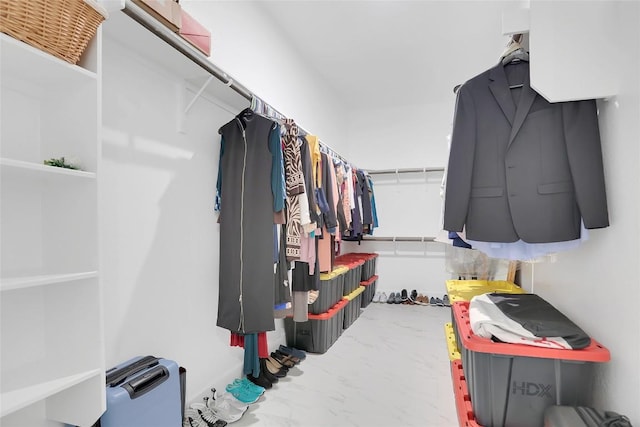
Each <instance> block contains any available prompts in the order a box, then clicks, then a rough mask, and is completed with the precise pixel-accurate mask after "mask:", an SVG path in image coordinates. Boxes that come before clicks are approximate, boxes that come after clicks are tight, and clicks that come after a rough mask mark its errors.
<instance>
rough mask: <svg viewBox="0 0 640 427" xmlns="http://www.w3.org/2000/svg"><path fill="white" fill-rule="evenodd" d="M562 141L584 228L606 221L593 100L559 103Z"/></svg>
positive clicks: (605, 204)
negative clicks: (561, 104) (565, 145)
mask: <svg viewBox="0 0 640 427" xmlns="http://www.w3.org/2000/svg"><path fill="white" fill-rule="evenodd" d="M562 114H563V124H564V133H565V141H566V144H567V155H568V158H569V167H570V168H571V176H572V179H573V185H574V190H575V194H576V201H577V203H578V207H579V208H580V214H581V215H582V220H583V221H584V225H585V227H586V228H603V227H607V226H608V225H609V213H608V209H607V196H606V191H605V183H604V168H603V162H602V147H601V144H600V129H599V127H598V115H597V107H596V102H595V100H586V101H574V102H566V103H564V104H563V106H562Z"/></svg>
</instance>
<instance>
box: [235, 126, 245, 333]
mask: <svg viewBox="0 0 640 427" xmlns="http://www.w3.org/2000/svg"><path fill="white" fill-rule="evenodd" d="M236 120H238V124H239V125H240V130H242V142H243V143H244V158H243V161H242V180H241V184H240V297H239V298H238V302H239V303H240V323H239V325H238V330H239V331H242V332H243V333H244V303H243V301H242V293H243V290H244V256H243V253H244V175H245V172H246V170H247V133H246V130H245V128H244V126H242V122H241V121H240V120H239V119H236Z"/></svg>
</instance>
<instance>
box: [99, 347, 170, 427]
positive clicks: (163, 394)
mask: <svg viewBox="0 0 640 427" xmlns="http://www.w3.org/2000/svg"><path fill="white" fill-rule="evenodd" d="M106 374H107V378H106V386H107V410H106V412H105V413H104V414H102V417H101V418H100V427H180V426H182V403H181V402H182V397H181V391H180V373H179V367H178V365H177V363H176V362H174V361H172V360H167V359H162V358H157V357H153V356H145V357H135V358H133V359H131V360H128V361H126V362H124V363H122V364H120V365H118V366H115V367H114V368H112V369H110V370H108V371H107V372H106Z"/></svg>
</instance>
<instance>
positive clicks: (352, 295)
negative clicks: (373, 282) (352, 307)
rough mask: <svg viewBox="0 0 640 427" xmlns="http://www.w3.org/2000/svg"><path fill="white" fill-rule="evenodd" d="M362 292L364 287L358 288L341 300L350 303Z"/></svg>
mask: <svg viewBox="0 0 640 427" xmlns="http://www.w3.org/2000/svg"><path fill="white" fill-rule="evenodd" d="M363 292H364V286H358V287H357V288H356V290H355V291H353V292H351V293H350V294H349V295H345V296H343V297H342V299H343V300H349V301H351V300H353V299H354V298H356V297H357V296H358V295H360V294H361V293H363Z"/></svg>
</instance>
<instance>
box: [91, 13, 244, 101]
mask: <svg viewBox="0 0 640 427" xmlns="http://www.w3.org/2000/svg"><path fill="white" fill-rule="evenodd" d="M131 7H135V5H131ZM142 13H144V12H142ZM159 25H161V24H159ZM102 31H103V32H102V34H103V36H104V39H105V40H112V41H115V42H117V43H118V44H120V45H121V46H122V47H123V48H126V49H131V50H132V51H133V52H135V53H136V54H137V55H139V56H140V57H141V58H144V59H146V60H149V61H151V62H153V63H154V64H156V65H158V66H159V68H161V69H162V70H164V71H167V72H170V73H172V74H174V75H176V76H179V77H182V78H183V79H184V80H185V83H189V84H193V85H195V86H196V87H199V86H201V85H202V84H203V83H204V82H205V81H206V80H207V78H208V77H209V76H211V74H210V73H209V72H208V71H207V70H205V69H204V68H202V67H201V66H200V65H198V64H196V63H195V62H193V61H191V59H189V58H187V56H186V55H184V54H182V53H181V52H180V51H178V50H177V49H175V48H174V47H173V46H171V45H170V44H169V43H167V42H165V41H164V40H163V39H161V38H160V37H159V36H156V35H155V34H154V33H153V32H151V31H150V30H148V29H147V28H145V27H144V26H143V25H142V24H140V23H138V22H137V21H136V20H134V19H133V18H131V17H130V16H128V15H127V14H126V13H125V12H123V11H121V10H119V11H111V12H110V14H109V19H107V20H106V21H105V22H104V23H103V24H102ZM167 36H168V37H172V38H180V36H178V35H177V34H174V33H172V34H167ZM185 49H190V50H192V51H193V52H194V54H195V55H196V56H199V57H201V58H202V59H203V60H204V61H208V62H209V63H211V64H214V63H213V62H212V61H211V60H210V59H208V58H206V57H204V54H202V53H200V52H198V51H197V49H195V48H193V47H191V46H189V45H188V43H187V42H185ZM203 95H204V96H207V97H211V98H215V99H218V100H220V101H221V102H222V103H223V104H224V105H226V106H229V107H230V108H232V109H235V110H237V111H238V112H240V111H241V110H242V109H244V108H246V107H248V106H249V105H250V102H249V100H247V99H246V98H244V97H243V96H242V95H240V94H239V93H237V92H236V91H234V90H233V89H231V88H230V87H228V86H227V85H226V84H225V83H223V82H221V81H220V80H218V79H217V78H214V79H212V81H211V82H210V83H209V84H208V85H207V87H206V90H205V91H204V92H203Z"/></svg>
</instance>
